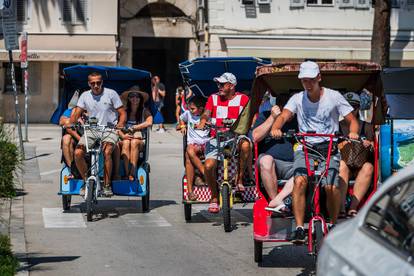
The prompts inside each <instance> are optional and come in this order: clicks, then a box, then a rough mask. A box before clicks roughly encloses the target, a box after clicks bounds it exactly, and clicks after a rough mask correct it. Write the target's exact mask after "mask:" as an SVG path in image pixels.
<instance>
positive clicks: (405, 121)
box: [379, 68, 414, 182]
mask: <svg viewBox="0 0 414 276" xmlns="http://www.w3.org/2000/svg"><path fill="white" fill-rule="evenodd" d="M382 79H383V84H384V94H385V97H386V100H387V104H388V107H389V111H388V114H387V118H386V122H385V124H384V125H382V126H381V131H380V149H381V150H380V158H379V160H380V161H381V175H380V177H381V182H384V181H385V180H386V179H387V178H388V177H390V176H391V175H392V174H394V173H395V172H397V171H398V170H400V169H401V168H404V167H406V166H408V164H410V163H411V162H413V160H414V110H413V107H412V103H413V102H414V88H413V85H412V80H413V79H414V68H387V69H384V71H383V72H382Z"/></svg>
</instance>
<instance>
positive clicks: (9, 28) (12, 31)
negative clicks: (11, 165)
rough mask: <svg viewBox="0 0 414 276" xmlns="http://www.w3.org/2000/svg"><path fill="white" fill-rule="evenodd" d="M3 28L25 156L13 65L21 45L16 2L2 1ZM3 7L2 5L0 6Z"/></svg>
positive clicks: (21, 148) (13, 0) (17, 119)
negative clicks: (18, 33) (15, 54)
mask: <svg viewBox="0 0 414 276" xmlns="http://www.w3.org/2000/svg"><path fill="white" fill-rule="evenodd" d="M2 2H3V3H2V7H3V8H2V9H1V12H2V17H1V21H2V27H3V36H4V42H5V46H6V50H8V51H9V62H10V76H11V80H12V86H13V93H14V108H15V110H16V124H17V130H18V134H19V145H20V151H21V153H22V154H23V155H24V147H23V136H22V126H21V120H20V110H19V98H18V96H17V88H16V79H15V72H14V63H13V50H16V49H19V43H18V38H17V26H16V24H17V20H16V0H3V1H2ZM0 6H1V5H0Z"/></svg>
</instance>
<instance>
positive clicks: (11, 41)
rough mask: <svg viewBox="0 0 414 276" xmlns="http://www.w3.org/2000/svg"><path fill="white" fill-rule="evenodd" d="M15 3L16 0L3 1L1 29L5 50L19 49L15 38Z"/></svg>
mask: <svg viewBox="0 0 414 276" xmlns="http://www.w3.org/2000/svg"><path fill="white" fill-rule="evenodd" d="M16 1H17V0H3V9H2V17H1V21H2V27H3V36H4V42H5V46H6V50H17V49H19V41H18V38H17V26H16V25H17V16H16Z"/></svg>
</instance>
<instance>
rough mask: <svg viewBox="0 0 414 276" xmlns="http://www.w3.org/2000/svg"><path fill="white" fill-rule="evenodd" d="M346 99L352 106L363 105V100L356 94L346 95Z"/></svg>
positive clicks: (349, 93)
mask: <svg viewBox="0 0 414 276" xmlns="http://www.w3.org/2000/svg"><path fill="white" fill-rule="evenodd" d="M344 97H345V99H346V100H347V101H348V102H349V103H350V104H358V105H359V104H360V103H361V98H360V97H359V95H358V94H357V93H355V92H348V93H345V94H344Z"/></svg>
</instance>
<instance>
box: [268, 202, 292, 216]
mask: <svg viewBox="0 0 414 276" xmlns="http://www.w3.org/2000/svg"><path fill="white" fill-rule="evenodd" d="M265 210H267V211H271V212H275V213H278V214H282V213H287V212H288V208H287V207H286V205H285V204H283V203H282V204H280V205H278V206H276V207H269V206H267V207H265Z"/></svg>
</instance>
